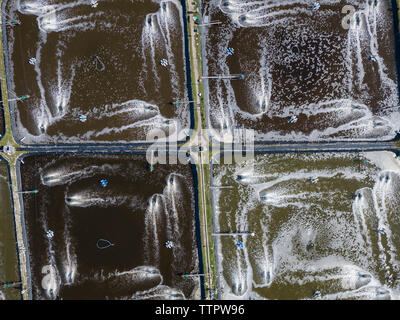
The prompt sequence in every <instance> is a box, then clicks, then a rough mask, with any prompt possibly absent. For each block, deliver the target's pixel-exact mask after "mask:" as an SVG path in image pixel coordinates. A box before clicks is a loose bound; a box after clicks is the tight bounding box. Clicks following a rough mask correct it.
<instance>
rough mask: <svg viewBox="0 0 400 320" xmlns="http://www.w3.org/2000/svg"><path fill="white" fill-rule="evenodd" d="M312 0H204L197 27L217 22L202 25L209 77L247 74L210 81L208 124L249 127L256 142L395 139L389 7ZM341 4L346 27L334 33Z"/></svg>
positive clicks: (399, 118)
mask: <svg viewBox="0 0 400 320" xmlns="http://www.w3.org/2000/svg"><path fill="white" fill-rule="evenodd" d="M314 2H315V1H313V0H308V1H307V0H303V1H300V0H298V1H296V0H294V1H292V0H291V1H289V0H270V1H241V0H214V1H203V10H202V12H203V19H204V20H203V21H213V22H216V21H219V22H221V23H220V24H215V25H212V26H210V27H207V28H204V31H205V44H204V45H205V64H206V70H207V73H208V75H229V74H244V75H245V79H244V80H231V81H229V80H209V81H208V91H209V95H208V96H207V97H206V98H207V99H208V106H209V110H210V121H211V124H212V126H213V127H216V128H226V129H228V128H233V127H242V126H244V127H246V128H252V129H254V130H256V136H257V139H258V140H321V139H345V140H351V139H382V140H384V139H390V138H393V137H394V136H395V130H397V129H398V128H399V121H400V114H399V112H398V106H399V99H398V95H399V93H398V87H397V77H396V65H395V52H394V32H393V30H394V29H393V22H392V21H393V17H392V12H391V11H390V10H389V6H390V2H389V1H378V2H377V5H375V1H344V0H342V1H341V0H335V1H331V0H326V1H319V3H320V4H321V7H320V8H319V9H318V10H316V11H313V10H312V4H313V3H314ZM345 5H352V6H353V7H354V9H355V12H356V13H355V15H354V16H353V18H352V20H351V28H350V29H344V28H343V27H342V21H343V19H344V18H345V16H346V14H343V13H342V8H343V7H344V6H345ZM346 21H347V20H346ZM228 47H231V48H233V49H234V54H233V55H228V54H227V52H226V50H227V48H228ZM372 56H374V57H375V58H374V59H376V61H374V60H372V59H371V57H372ZM206 84H207V83H206ZM382 108H388V109H382ZM292 116H296V117H297V122H295V123H289V119H290V118H291V117H292Z"/></svg>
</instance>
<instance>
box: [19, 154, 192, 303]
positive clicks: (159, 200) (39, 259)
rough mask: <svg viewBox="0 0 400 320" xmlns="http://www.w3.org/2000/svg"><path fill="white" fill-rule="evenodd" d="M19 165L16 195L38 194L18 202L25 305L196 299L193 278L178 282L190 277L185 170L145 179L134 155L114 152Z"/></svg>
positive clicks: (169, 169) (188, 177)
mask: <svg viewBox="0 0 400 320" xmlns="http://www.w3.org/2000/svg"><path fill="white" fill-rule="evenodd" d="M24 162H25V164H23V165H22V168H21V172H22V177H23V178H22V185H23V189H24V190H38V191H39V192H38V193H37V194H26V195H24V208H25V209H24V210H25V219H26V225H27V236H28V243H29V253H30V256H29V259H30V265H31V273H32V293H33V299H56V298H61V299H181V298H192V299H194V298H199V297H198V296H197V294H198V288H199V286H198V280H194V279H186V278H184V277H182V275H181V274H182V273H183V274H185V273H197V272H199V270H198V257H197V247H196V238H195V219H194V196H193V193H194V187H193V177H192V172H191V169H190V167H189V166H179V167H178V166H173V165H156V166H155V170H154V171H153V172H150V171H149V170H148V165H147V162H146V160H145V158H144V156H135V155H121V154H119V155H79V156H78V155H43V156H29V157H27V158H25V160H24ZM102 179H107V180H108V182H109V183H108V185H107V186H106V187H102V186H101V185H100V181H101V180H102ZM49 230H51V231H52V232H53V233H54V237H53V238H51V239H49V238H48V237H47V232H48V231H49ZM99 239H104V240H107V241H109V242H105V241H100V242H98V241H99ZM166 241H172V243H173V247H172V249H169V248H167V247H166V246H165V243H166ZM110 243H112V244H113V245H111V246H109V247H108V248H104V249H99V248H98V246H99V247H104V246H107V245H110Z"/></svg>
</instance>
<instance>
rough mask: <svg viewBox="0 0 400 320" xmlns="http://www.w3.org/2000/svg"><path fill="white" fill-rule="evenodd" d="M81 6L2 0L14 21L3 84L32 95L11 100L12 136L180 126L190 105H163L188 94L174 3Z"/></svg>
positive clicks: (85, 137)
mask: <svg viewBox="0 0 400 320" xmlns="http://www.w3.org/2000/svg"><path fill="white" fill-rule="evenodd" d="M18 3H20V5H19V7H18ZM89 3H90V2H89V1H67V2H65V1H59V0H46V1H42V2H41V3H37V2H34V1H24V0H22V1H8V4H7V14H8V15H9V16H10V17H13V18H15V19H18V20H20V22H21V25H18V26H14V27H11V26H8V27H7V43H8V51H9V55H8V59H9V62H10V70H9V71H10V77H9V83H10V88H11V91H13V92H15V95H16V96H21V95H29V96H30V97H29V98H28V99H27V100H25V101H20V102H18V103H16V104H14V106H15V108H16V110H17V113H16V123H17V126H16V130H17V133H18V136H19V137H20V138H22V137H25V138H26V139H25V140H24V143H60V142H62V143H71V142H90V141H132V140H140V141H142V140H145V139H146V134H147V132H148V131H149V130H150V129H152V128H161V129H163V130H166V131H167V130H169V133H173V132H175V131H176V130H178V129H179V128H182V127H187V126H188V125H189V108H188V105H187V104H180V105H178V106H175V105H172V104H171V102H172V101H175V100H181V101H187V100H188V98H187V90H186V83H185V81H186V78H185V61H184V51H183V50H184V49H183V20H182V8H181V6H180V3H179V2H178V1H161V2H160V3H159V4H158V3H156V2H153V1H151V0H145V1H127V0H102V1H99V2H98V6H97V7H96V8H92V7H91V6H90V5H89ZM30 58H35V59H36V63H35V65H31V64H30V63H29V59H30ZM162 59H166V60H167V61H168V66H165V67H164V66H162V65H161V63H160V61H161V60H162ZM80 116H86V121H85V122H81V120H80V118H79V117H80Z"/></svg>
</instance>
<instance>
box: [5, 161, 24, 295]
mask: <svg viewBox="0 0 400 320" xmlns="http://www.w3.org/2000/svg"><path fill="white" fill-rule="evenodd" d="M9 183H10V179H9V170H8V166H7V163H6V162H5V161H4V160H3V159H1V158H0V300H19V299H21V291H20V288H21V286H20V285H19V282H20V275H19V266H18V256H17V242H16V237H15V236H16V234H15V226H14V216H13V209H12V201H11V194H10V186H9Z"/></svg>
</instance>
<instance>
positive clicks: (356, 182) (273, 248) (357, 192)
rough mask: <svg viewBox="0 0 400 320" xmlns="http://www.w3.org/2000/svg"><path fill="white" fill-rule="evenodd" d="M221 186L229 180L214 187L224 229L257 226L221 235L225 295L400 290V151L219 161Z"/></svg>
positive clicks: (216, 172) (395, 295) (392, 293)
mask: <svg viewBox="0 0 400 320" xmlns="http://www.w3.org/2000/svg"><path fill="white" fill-rule="evenodd" d="M312 179H316V180H314V183H313V182H312ZM213 185H215V186H225V187H226V186H230V188H224V189H215V190H216V191H215V193H214V194H213V195H214V217H215V221H216V231H217V232H237V231H242V232H243V231H247V232H254V235H253V236H234V235H233V236H230V237H229V236H224V237H221V238H220V240H219V241H217V242H216V244H217V250H216V251H217V270H218V275H219V280H220V281H219V284H220V290H221V291H220V294H221V298H223V299H232V298H233V299H249V298H250V299H262V298H266V299H313V294H314V293H315V292H318V291H319V292H320V297H319V298H322V299H372V300H375V299H399V297H400V237H399V231H400V215H399V212H400V201H399V198H398V196H397V195H398V193H399V190H400V161H399V160H398V159H395V158H394V154H393V153H391V152H366V153H358V154H357V153H325V154H324V153H316V154H312V153H296V154H294V153H293V154H292V153H291V154H286V155H284V154H267V155H257V156H256V157H255V160H254V161H252V160H248V161H245V162H243V163H240V164H236V165H219V164H216V165H214V167H213ZM382 229H383V230H384V232H378V230H382ZM238 241H241V242H242V243H243V245H244V247H243V248H240V247H238V245H237V242H238Z"/></svg>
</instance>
